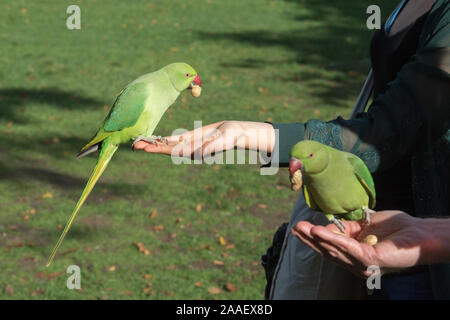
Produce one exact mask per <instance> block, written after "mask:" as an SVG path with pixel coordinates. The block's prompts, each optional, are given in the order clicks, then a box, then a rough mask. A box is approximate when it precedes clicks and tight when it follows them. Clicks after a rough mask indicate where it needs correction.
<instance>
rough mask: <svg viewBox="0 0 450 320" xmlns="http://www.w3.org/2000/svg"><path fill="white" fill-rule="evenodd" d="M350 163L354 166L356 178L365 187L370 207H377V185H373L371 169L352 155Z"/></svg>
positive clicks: (349, 158)
mask: <svg viewBox="0 0 450 320" xmlns="http://www.w3.org/2000/svg"><path fill="white" fill-rule="evenodd" d="M347 159H348V162H349V163H350V164H351V165H352V167H353V171H354V172H355V175H356V177H357V178H358V180H359V182H361V184H362V185H363V186H364V188H365V189H366V191H367V193H368V194H369V207H370V208H374V207H375V198H376V194H375V184H374V183H373V179H372V175H371V174H370V171H369V169H367V167H366V165H365V163H364V162H363V161H362V160H361V159H360V158H358V157H357V156H354V155H353V154H352V156H351V157H348V158H347Z"/></svg>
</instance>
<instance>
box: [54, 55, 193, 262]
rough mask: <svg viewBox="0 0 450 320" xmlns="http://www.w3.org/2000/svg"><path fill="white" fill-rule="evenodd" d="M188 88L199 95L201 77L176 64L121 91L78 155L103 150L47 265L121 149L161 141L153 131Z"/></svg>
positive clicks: (144, 76)
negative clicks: (144, 141)
mask: <svg viewBox="0 0 450 320" xmlns="http://www.w3.org/2000/svg"><path fill="white" fill-rule="evenodd" d="M185 89H192V95H193V96H195V97H197V96H199V95H200V92H201V81H200V77H199V76H198V74H197V72H196V71H195V70H194V69H193V68H192V67H191V66H190V65H188V64H186V63H173V64H170V65H167V66H165V67H163V68H162V69H160V70H158V71H155V72H152V73H148V74H145V75H143V76H141V77H139V78H137V79H136V80H134V81H133V82H131V83H130V84H128V85H127V86H126V87H125V88H124V89H123V90H122V91H121V92H120V94H119V95H118V97H117V99H116V100H115V102H114V104H113V106H112V108H111V110H110V112H109V114H108V115H107V117H106V119H105V120H104V122H103V125H102V126H101V128H100V129H99V130H98V132H97V134H96V135H95V136H94V137H93V138H92V139H91V141H90V142H89V143H88V144H86V145H85V146H84V147H83V148H82V149H81V152H80V153H79V155H78V156H77V158H81V157H83V156H85V155H87V154H89V153H92V152H94V151H96V150H98V149H100V154H99V156H98V160H97V164H96V165H95V167H94V170H93V171H92V173H91V176H90V178H89V180H88V182H87V184H86V187H85V188H84V190H83V193H82V194H81V197H80V199H79V200H78V203H77V204H76V206H75V209H74V211H73V213H72V215H71V217H70V219H69V221H68V222H67V224H66V226H65V228H64V230H63V232H62V234H61V236H60V238H59V240H58V242H57V243H56V246H55V248H54V249H53V251H52V253H51V255H50V257H49V259H48V262H47V266H49V265H50V264H51V262H52V260H53V258H54V256H55V254H56V251H57V250H58V248H59V246H60V245H61V243H62V241H63V239H64V237H65V235H66V234H67V232H68V231H69V228H70V227H71V225H72V223H73V221H74V219H75V217H76V215H77V213H78V211H79V210H80V208H81V206H82V205H83V203H84V201H85V200H86V198H87V196H88V195H89V193H90V192H91V190H92V188H93V187H94V185H95V183H96V182H97V180H98V179H99V177H100V176H101V174H102V173H103V171H104V170H105V168H106V167H107V165H108V163H109V161H110V160H111V158H112V156H113V155H114V153H115V152H116V150H117V148H118V146H119V145H120V144H122V143H126V142H129V141H130V140H134V143H136V142H137V141H139V140H146V141H150V142H155V141H157V140H158V139H159V140H160V139H161V137H155V136H153V131H154V130H155V128H156V126H157V125H158V122H159V120H160V119H161V117H162V116H163V114H164V113H165V112H166V110H167V108H169V107H170V105H172V103H174V102H175V100H176V99H177V97H178V96H179V94H180V93H181V92H182V91H184V90H185ZM134 143H133V145H134Z"/></svg>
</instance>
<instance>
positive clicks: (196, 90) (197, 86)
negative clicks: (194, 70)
mask: <svg viewBox="0 0 450 320" xmlns="http://www.w3.org/2000/svg"><path fill="white" fill-rule="evenodd" d="M188 89H191V90H192V91H191V93H192V95H193V96H194V97H195V98H198V97H199V96H200V94H201V92H202V82H201V81H200V77H199V76H198V74H197V75H195V78H194V80H192V82H191V83H190V84H189V87H188Z"/></svg>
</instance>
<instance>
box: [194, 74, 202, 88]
mask: <svg viewBox="0 0 450 320" xmlns="http://www.w3.org/2000/svg"><path fill="white" fill-rule="evenodd" d="M194 83H195V84H197V85H198V86H199V87H201V86H202V82H201V81H200V77H199V76H198V74H197V75H196V76H195V78H194Z"/></svg>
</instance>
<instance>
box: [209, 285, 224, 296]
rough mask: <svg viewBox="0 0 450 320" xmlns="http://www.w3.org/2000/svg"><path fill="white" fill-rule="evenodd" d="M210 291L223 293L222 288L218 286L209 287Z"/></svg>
mask: <svg viewBox="0 0 450 320" xmlns="http://www.w3.org/2000/svg"><path fill="white" fill-rule="evenodd" d="M208 292H209V293H211V294H219V293H222V290H221V289H219V288H217V287H209V288H208Z"/></svg>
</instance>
